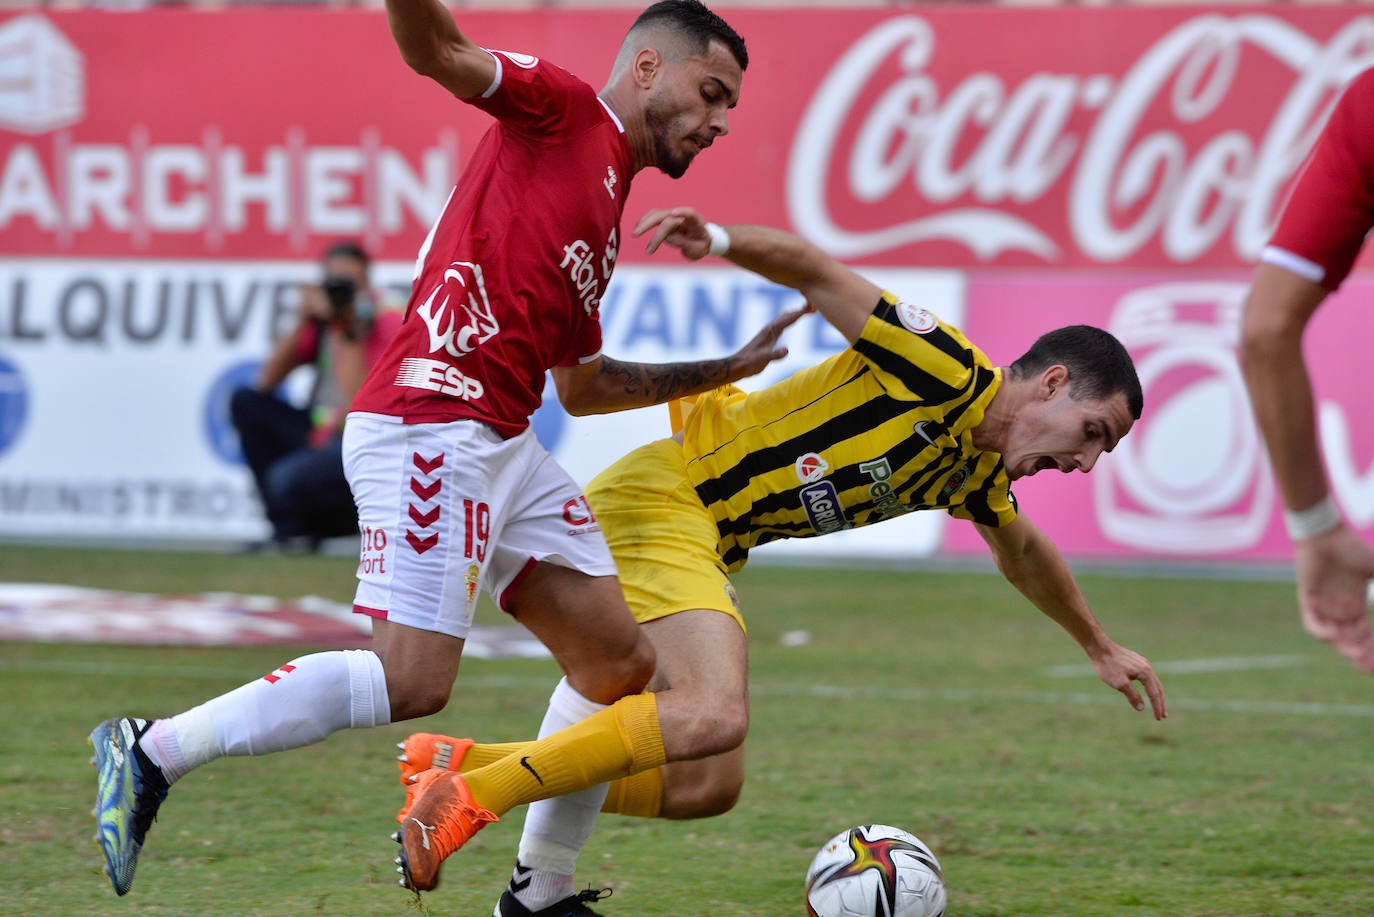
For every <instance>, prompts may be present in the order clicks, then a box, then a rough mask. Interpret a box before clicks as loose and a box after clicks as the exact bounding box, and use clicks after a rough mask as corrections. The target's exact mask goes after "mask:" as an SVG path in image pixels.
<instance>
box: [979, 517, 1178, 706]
mask: <svg viewBox="0 0 1374 917" xmlns="http://www.w3.org/2000/svg"><path fill="white" fill-rule="evenodd" d="M977 529H978V534H980V535H982V536H983V540H984V541H986V542H987V543H988V547H990V548H991V549H992V555H993V558H994V559H995V560H996V561H997V569H998V570H1000V571H1001V572H1002V575H1003V576H1005V577H1006V578H1007V582H1009V583H1011V584H1012V585H1013V586H1015V587H1016V589H1017V591H1019V592H1020V593H1021V594H1022V595H1024V596H1025V597H1026V598H1027V599H1029V600H1030V601H1031V604H1033V605H1035V607H1036V608H1039V609H1040V610H1041V611H1042V612H1044V613H1045V614H1046V615H1048V616H1049V617H1050V618H1052V619H1053V620H1054V621H1056V622H1057V623H1058V624H1059V626H1060V627H1062V628H1064V630H1066V631H1068V632H1069V635H1070V636H1071V637H1073V638H1074V640H1076V641H1078V645H1079V646H1081V647H1083V651H1084V652H1085V653H1087V654H1088V659H1089V660H1090V661H1091V662H1092V665H1093V669H1094V670H1096V672H1097V676H1098V677H1099V678H1101V679H1102V680H1103V681H1104V682H1106V684H1107V685H1109V686H1110V687H1112V688H1114V689H1116V690H1117V691H1120V692H1121V693H1122V694H1124V695H1125V696H1126V699H1127V700H1128V701H1130V703H1131V706H1132V707H1134V708H1135V709H1137V710H1144V709H1145V703H1144V701H1143V700H1141V697H1140V693H1139V692H1138V691H1137V690H1136V689H1135V685H1134V684H1132V682H1140V685H1141V687H1143V688H1144V689H1145V694H1146V696H1147V697H1149V699H1150V709H1151V710H1152V711H1153V713H1154V717H1155V719H1157V720H1162V719H1164V717H1165V716H1166V715H1167V713H1168V711H1167V710H1166V708H1165V704H1164V688H1163V687H1162V686H1161V685H1160V683H1159V677H1158V676H1157V675H1155V672H1154V669H1153V668H1151V667H1150V662H1149V660H1147V659H1146V658H1145V657H1144V656H1142V655H1140V654H1139V653H1137V652H1134V651H1133V650H1129V649H1127V648H1126V647H1124V646H1121V645H1120V644H1118V643H1116V642H1114V641H1113V640H1112V639H1111V638H1110V637H1108V636H1107V632H1106V631H1104V630H1103V629H1102V626H1101V625H1100V624H1098V623H1097V619H1096V618H1095V617H1093V613H1092V610H1091V609H1089V608H1088V602H1087V600H1086V599H1085V598H1083V593H1082V592H1081V591H1080V590H1079V588H1078V583H1077V582H1076V581H1075V580H1074V578H1073V574H1072V573H1070V572H1069V567H1068V565H1067V564H1066V563H1064V558H1063V556H1062V555H1061V554H1060V553H1059V549H1058V548H1056V547H1055V546H1054V542H1052V541H1050V539H1049V537H1048V536H1046V535H1045V533H1044V532H1042V531H1040V530H1039V529H1038V528H1036V527H1035V526H1034V525H1033V524H1032V523H1031V521H1030V520H1029V519H1027V518H1026V517H1025V516H1017V517H1016V519H1014V520H1013V521H1012V522H1011V524H1009V525H1006V526H1003V527H1002V528H993V527H991V526H986V525H979V526H977Z"/></svg>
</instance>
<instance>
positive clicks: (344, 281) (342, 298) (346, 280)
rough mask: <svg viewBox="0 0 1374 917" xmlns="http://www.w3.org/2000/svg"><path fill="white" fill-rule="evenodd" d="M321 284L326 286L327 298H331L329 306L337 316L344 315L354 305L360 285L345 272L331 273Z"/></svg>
mask: <svg viewBox="0 0 1374 917" xmlns="http://www.w3.org/2000/svg"><path fill="white" fill-rule="evenodd" d="M320 286H321V287H323V288H324V295H325V298H326V299H328V300H329V308H330V310H331V311H332V312H333V313H334V317H335V318H340V317H342V316H343V315H344V313H346V312H347V311H348V310H349V309H350V308H351V307H352V306H353V299H354V297H355V296H356V295H357V293H358V285H357V284H355V283H354V282H353V278H352V277H346V276H344V275H343V274H330V275H329V276H327V277H325V278H324V282H323V283H321V284H320Z"/></svg>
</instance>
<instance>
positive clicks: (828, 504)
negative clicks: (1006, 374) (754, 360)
mask: <svg viewBox="0 0 1374 917" xmlns="http://www.w3.org/2000/svg"><path fill="white" fill-rule="evenodd" d="M1001 384H1002V376H1001V370H999V369H997V368H996V367H994V366H993V365H992V364H991V363H990V362H989V360H988V358H987V357H986V356H984V354H983V353H982V351H980V350H978V349H977V348H976V347H974V346H973V345H972V344H971V343H969V341H968V340H967V339H966V338H965V337H964V336H963V334H961V333H960V332H959V330H958V329H957V328H955V327H953V326H952V325H947V324H945V323H943V322H940V321H939V320H938V319H936V318H935V317H934V316H933V315H931V314H930V313H929V312H926V311H925V310H923V309H918V308H916V307H914V306H911V305H909V304H906V303H902V302H900V301H899V300H897V299H896V298H895V297H893V296H892V295H891V294H890V293H884V294H883V297H882V299H881V300H880V301H879V303H878V306H877V308H876V309H875V310H874V312H873V314H872V315H871V316H870V317H869V318H868V320H867V322H866V323H865V324H864V328H863V333H862V334H861V335H860V337H859V340H858V341H857V342H855V344H854V346H853V347H850V348H848V349H846V350H844V351H843V352H841V353H838V354H836V355H835V356H833V357H830V358H829V359H826V360H824V361H822V362H821V363H819V364H817V365H815V366H813V367H811V368H809V369H805V370H802V371H801V372H798V373H797V374H795V375H793V376H791V377H790V378H788V379H785V380H783V381H782V382H779V383H777V384H775V385H772V386H769V387H768V388H765V389H761V390H759V391H756V392H751V393H748V394H746V393H744V392H742V391H740V390H739V389H736V388H734V387H733V386H726V387H724V388H721V389H717V390H716V391H714V392H710V393H708V394H706V395H703V396H701V398H699V399H698V400H697V402H696V404H695V406H694V407H693V408H692V409H691V412H690V413H689V414H688V415H687V417H686V418H685V424H684V428H683V451H684V453H685V455H686V458H687V473H688V477H689V478H690V480H691V482H692V485H693V486H694V487H695V488H696V492H697V494H698V495H699V496H700V497H701V501H702V503H703V504H704V505H705V506H706V508H707V510H708V511H709V512H710V513H711V515H712V516H713V517H714V518H715V520H716V526H717V528H718V529H719V531H720V552H721V559H722V560H723V561H724V563H725V565H726V568H727V569H728V570H737V569H739V568H740V567H742V566H743V565H744V562H745V560H746V559H747V558H748V554H749V549H750V548H752V547H754V546H756V545H760V544H764V543H766V542H769V541H773V540H775V539H778V538H807V537H810V536H813V535H824V534H827V533H829V532H834V531H839V530H841V529H847V528H854V527H856V526H860V525H870V524H872V523H874V522H879V521H881V520H883V519H887V518H890V517H892V516H897V515H901V514H903V513H908V512H912V511H914V510H921V509H944V510H946V511H948V512H949V513H950V515H953V516H957V517H959V518H962V519H969V520H972V521H974V522H978V523H982V524H984V525H989V526H1003V525H1006V524H1007V523H1009V522H1011V521H1012V520H1013V519H1015V518H1016V504H1015V501H1014V499H1013V498H1012V496H1011V491H1010V484H1011V482H1010V480H1009V479H1008V478H1007V473H1006V469H1005V468H1003V466H1002V456H1001V455H1000V454H998V453H994V452H980V451H979V450H978V449H976V448H974V445H973V441H972V432H971V431H972V429H973V428H974V427H975V426H977V425H978V424H979V423H980V422H981V421H982V419H983V412H984V411H985V410H986V409H987V406H988V403H989V402H991V400H992V396H993V395H994V394H996V392H997V389H998V388H999V387H1000V386H1001Z"/></svg>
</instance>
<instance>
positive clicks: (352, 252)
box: [324, 239, 371, 268]
mask: <svg viewBox="0 0 1374 917" xmlns="http://www.w3.org/2000/svg"><path fill="white" fill-rule="evenodd" d="M330 258H352V259H353V260H354V261H357V262H359V263H361V264H362V266H363V267H364V268H366V267H367V265H368V262H369V261H370V260H371V259H369V258H368V257H367V251H366V250H365V249H364V248H363V246H362V244H361V243H359V242H354V241H352V240H351V239H345V240H343V241H342V242H335V243H334V244H333V245H331V246H329V247H328V248H326V249H325V250H324V260H325V261H328V260H329V259H330Z"/></svg>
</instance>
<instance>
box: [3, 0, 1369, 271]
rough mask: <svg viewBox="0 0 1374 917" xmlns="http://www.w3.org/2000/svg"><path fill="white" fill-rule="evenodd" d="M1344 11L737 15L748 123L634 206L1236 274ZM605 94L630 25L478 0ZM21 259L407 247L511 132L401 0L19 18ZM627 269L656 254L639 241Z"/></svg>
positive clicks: (876, 260) (939, 258)
mask: <svg viewBox="0 0 1374 917" xmlns="http://www.w3.org/2000/svg"><path fill="white" fill-rule="evenodd" d="M1355 9H1358V8H1352V7H1348V6H1341V7H1335V6H1333V7H1318V8H1306V7H1291V8H1290V7H1274V6H1263V7H1254V8H1237V7H1224V8H1218V9H1216V10H1210V9H1205V8H1144V9H1142V8H1126V9H1120V8H1117V9H1080V8H1071V7H1069V8H1050V9H1015V8H1011V9H1008V8H996V9H943V8H932V9H921V10H882V9H865V10H840V9H832V10H797V11H789V12H788V14H787V15H786V16H779V15H778V14H777V12H776V11H768V10H730V11H728V17H729V19H730V21H731V22H732V23H733V24H734V25H735V26H736V27H737V28H738V29H739V31H740V32H741V33H742V34H744V35H745V37H746V39H747V40H748V42H749V47H750V55H751V65H750V68H749V70H748V73H747V74H746V78H745V83H744V87H743V93H742V101H741V104H740V106H739V108H738V109H737V110H736V112H735V113H734V117H733V119H732V130H731V134H730V136H728V137H726V138H723V139H722V141H721V142H720V143H719V144H718V145H717V146H715V147H713V148H712V149H711V150H710V152H708V153H706V154H705V155H704V156H702V157H701V159H700V161H699V162H698V163H696V164H695V165H694V166H693V167H692V169H691V171H690V172H689V173H688V175H687V176H686V177H685V178H684V179H682V180H681V181H679V182H676V183H675V182H672V181H669V180H668V179H666V178H663V177H662V176H660V175H658V174H656V173H655V174H652V175H649V174H644V175H641V176H640V177H639V178H638V179H637V180H636V185H637V186H638V187H639V190H638V191H637V192H636V193H635V199H634V200H633V201H632V202H631V212H632V213H637V212H640V211H642V210H643V209H646V208H648V207H650V206H654V205H660V204H677V203H691V204H694V205H696V206H698V207H699V208H700V209H701V210H703V211H704V212H707V213H709V214H710V215H711V216H712V217H713V218H715V219H719V220H722V221H751V222H764V223H772V224H777V225H783V226H787V227H790V228H792V229H794V230H796V231H798V232H801V233H803V234H804V235H806V236H808V237H810V238H811V239H813V240H814V241H816V242H818V243H819V244H821V245H823V246H825V247H826V248H827V249H828V250H830V251H832V252H834V253H835V254H837V255H839V256H841V257H844V258H847V259H850V260H855V261H860V262H867V263H873V264H893V265H896V264H902V265H911V264H917V265H940V266H953V267H981V266H997V267H1039V266H1052V267H1058V268H1079V267H1088V266H1103V265H1108V266H1110V265H1129V266H1131V267H1135V268H1159V267H1175V266H1177V267H1185V266H1186V267H1190V268H1235V267H1239V266H1244V265H1248V264H1249V263H1251V262H1252V260H1253V258H1254V256H1255V255H1256V253H1257V252H1258V250H1259V248H1260V247H1261V246H1262V244H1263V242H1264V240H1265V238H1266V236H1267V234H1268V232H1269V229H1270V227H1271V226H1272V224H1273V221H1274V218H1275V214H1276V209H1277V208H1278V206H1279V205H1280V203H1281V199H1282V194H1283V189H1284V187H1285V184H1286V182H1287V181H1288V179H1289V178H1290V177H1291V175H1292V173H1293V171H1294V169H1295V167H1296V166H1297V164H1298V163H1299V161H1300V159H1301V157H1302V155H1303V153H1304V152H1305V150H1306V149H1307V147H1308V146H1309V145H1310V142H1311V139H1312V137H1313V135H1314V131H1315V130H1316V128H1317V127H1318V126H1319V124H1320V121H1321V119H1322V118H1323V117H1324V114H1325V111H1326V108H1327V106H1328V105H1329V103H1330V102H1331V100H1332V97H1333V95H1334V93H1335V92H1336V91H1337V90H1338V89H1339V88H1340V87H1341V86H1342V85H1343V84H1344V82H1345V81H1346V80H1347V79H1348V78H1349V77H1350V75H1351V74H1352V73H1353V72H1355V71H1356V70H1358V69H1361V68H1363V67H1365V66H1367V65H1369V64H1371V63H1374V16H1362V15H1356V14H1355V13H1354V10H1355ZM456 14H457V18H458V20H459V24H460V26H461V27H462V28H463V29H464V30H465V31H466V32H467V34H469V35H470V36H471V37H472V38H473V39H474V40H476V41H477V42H479V43H481V44H483V45H486V46H489V47H494V48H503V49H510V50H518V51H525V52H530V53H534V54H538V55H541V56H543V57H546V58H547V59H550V60H553V61H555V62H557V63H560V64H562V65H563V66H565V67H566V68H567V69H569V70H571V71H573V72H574V73H577V74H579V75H580V76H582V77H583V78H584V79H586V80H587V81H588V82H590V83H591V84H592V85H594V86H598V87H599V86H600V85H601V82H602V81H603V80H604V78H605V75H606V73H607V71H608V68H609V65H610V61H611V59H612V57H613V55H614V52H615V49H616V47H617V46H618V43H619V40H620V37H621V36H622V35H623V33H624V31H625V29H626V27H627V26H628V25H629V23H630V21H631V20H632V18H633V11H630V10H614V11H578V10H562V9H557V10H539V11H537V12H529V11H527V12H508V13H501V12H470V11H466V10H463V9H461V8H459V9H458V10H457V11H456ZM0 72H3V73H4V74H5V79H3V80H0V250H3V251H5V252H9V253H27V254H59V255H81V256H92V255H95V256H137V257H167V256H174V257H175V256H198V257H203V256H207V255H208V256H214V257H234V258H264V257H271V258H281V257H288V258H298V257H309V256H313V254H314V253H315V252H316V251H318V250H319V248H320V246H321V245H322V244H323V242H324V241H325V240H327V239H331V238H336V237H338V236H340V235H356V236H360V237H363V238H364V239H365V241H366V242H367V243H368V244H369V245H370V246H371V247H372V248H374V249H375V250H377V251H378V252H379V253H380V255H381V256H382V257H384V258H396V259H401V258H410V257H412V256H413V253H414V252H415V250H416V249H417V247H418V245H419V243H420V241H421V240H422V239H423V237H424V234H425V231H426V230H427V228H428V224H429V222H430V220H431V219H432V218H433V216H434V215H435V214H436V213H437V210H438V208H439V207H440V206H441V204H442V202H443V200H444V199H445V197H446V196H447V191H448V188H449V187H450V185H451V184H452V182H453V181H454V180H455V179H456V176H457V174H458V170H459V167H460V166H461V164H462V162H463V159H464V157H465V154H466V152H467V151H468V150H470V149H472V147H473V146H474V144H475V143H476V141H477V139H478V137H479V136H480V134H481V132H482V131H483V130H485V128H486V126H487V123H488V121H487V118H486V116H485V115H482V114H481V113H479V112H476V111H473V110H470V109H469V108H468V107H467V106H465V105H463V104H461V103H459V102H457V101H456V100H454V99H452V98H450V97H448V96H447V95H446V94H445V93H444V91H443V90H441V89H440V88H439V87H438V86H436V85H434V84H433V83H432V82H430V81H429V80H426V79H424V78H422V77H420V76H417V75H416V74H414V73H412V72H411V71H410V70H409V69H407V68H406V67H405V65H404V64H403V63H402V62H401V60H400V57H399V55H398V53H397V52H396V49H395V47H394V46H393V43H392V40H391V36H390V34H389V32H388V29H387V26H386V20H385V17H384V15H383V14H382V13H380V12H342V11H293V10H274V9H267V10H240V11H222V12H195V11H146V12H140V13H136V14H128V13H113V12H100V11H85V12H70V13H53V14H39V13H27V14H22V15H17V16H9V17H7V18H4V19H0ZM626 257H627V258H628V259H630V260H634V259H635V258H637V257H640V255H639V254H638V252H637V251H636V250H634V247H633V246H631V247H627V251H626Z"/></svg>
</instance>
